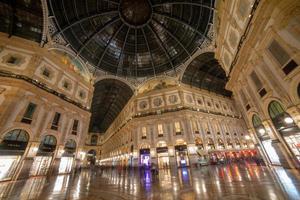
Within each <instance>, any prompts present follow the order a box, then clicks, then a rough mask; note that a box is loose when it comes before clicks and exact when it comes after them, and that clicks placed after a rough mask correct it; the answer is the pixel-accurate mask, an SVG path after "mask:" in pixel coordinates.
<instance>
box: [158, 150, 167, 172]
mask: <svg viewBox="0 0 300 200" xmlns="http://www.w3.org/2000/svg"><path fill="white" fill-rule="evenodd" d="M156 154H157V162H158V168H160V169H167V168H169V167H170V160H169V153H168V147H157V148H156Z"/></svg>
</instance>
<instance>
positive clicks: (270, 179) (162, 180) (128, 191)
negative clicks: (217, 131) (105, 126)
mask: <svg viewBox="0 0 300 200" xmlns="http://www.w3.org/2000/svg"><path fill="white" fill-rule="evenodd" d="M0 197H2V198H3V199H16V200H17V199H18V200H19V199H41V200H44V199H54V200H59V199H89V200H92V199H100V200H101V199H108V200H116V199H130V200H135V199H162V200H169V199H170V200H171V199H184V200H190V199H225V200H226V199H236V200H244V199H257V200H258V199H264V200H267V199H271V200H277V199H295V200H299V199H300V175H299V174H298V172H294V171H286V170H283V169H281V168H277V169H273V170H270V169H268V168H266V167H258V166H256V165H251V164H232V165H223V166H206V167H202V168H198V169H179V170H175V169H174V170H161V171H160V172H159V175H158V176H156V177H151V173H150V172H149V171H145V172H144V171H124V172H122V174H121V175H120V174H119V173H118V172H117V171H114V170H107V171H104V172H101V171H100V170H86V171H82V172H81V173H80V175H77V176H76V175H75V176H68V175H61V176H56V177H52V178H50V179H49V180H46V179H45V178H31V179H29V180H27V181H18V182H14V183H12V182H10V183H8V182H6V183H0Z"/></svg>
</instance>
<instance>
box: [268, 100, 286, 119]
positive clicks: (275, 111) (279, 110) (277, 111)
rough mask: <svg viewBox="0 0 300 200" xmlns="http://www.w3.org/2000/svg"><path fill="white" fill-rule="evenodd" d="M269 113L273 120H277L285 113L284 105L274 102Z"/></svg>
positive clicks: (270, 105) (269, 108)
mask: <svg viewBox="0 0 300 200" xmlns="http://www.w3.org/2000/svg"><path fill="white" fill-rule="evenodd" d="M268 111H269V115H270V117H271V119H275V118H276V117H278V116H280V115H281V114H283V113H284V112H285V111H284V108H283V107H282V105H281V104H280V103H279V102H277V101H272V102H271V103H270V104H269V107H268Z"/></svg>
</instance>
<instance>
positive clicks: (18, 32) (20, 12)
mask: <svg viewBox="0 0 300 200" xmlns="http://www.w3.org/2000/svg"><path fill="white" fill-rule="evenodd" d="M0 31H1V32H5V33H8V34H9V36H13V35H15V36H18V37H22V38H25V39H29V40H33V41H36V42H41V39H42V32H43V11H42V6H41V1H40V0H39V1H38V0H34V1H33V0H31V1H30V0H29V1H28V0H1V1H0Z"/></svg>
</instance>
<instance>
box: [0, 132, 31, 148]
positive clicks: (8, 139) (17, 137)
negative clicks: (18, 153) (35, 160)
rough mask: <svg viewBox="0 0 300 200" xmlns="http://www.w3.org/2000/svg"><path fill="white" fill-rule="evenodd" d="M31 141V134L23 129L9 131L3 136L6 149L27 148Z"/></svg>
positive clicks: (3, 146) (3, 144) (2, 143)
mask: <svg viewBox="0 0 300 200" xmlns="http://www.w3.org/2000/svg"><path fill="white" fill-rule="evenodd" d="M28 141H29V134H28V133H27V132H26V131H25V130H22V129H14V130H12V131H9V132H8V133H7V134H6V135H5V136H4V138H3V141H2V142H1V146H2V148H4V149H15V150H25V149H26V147H27V144H28Z"/></svg>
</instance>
